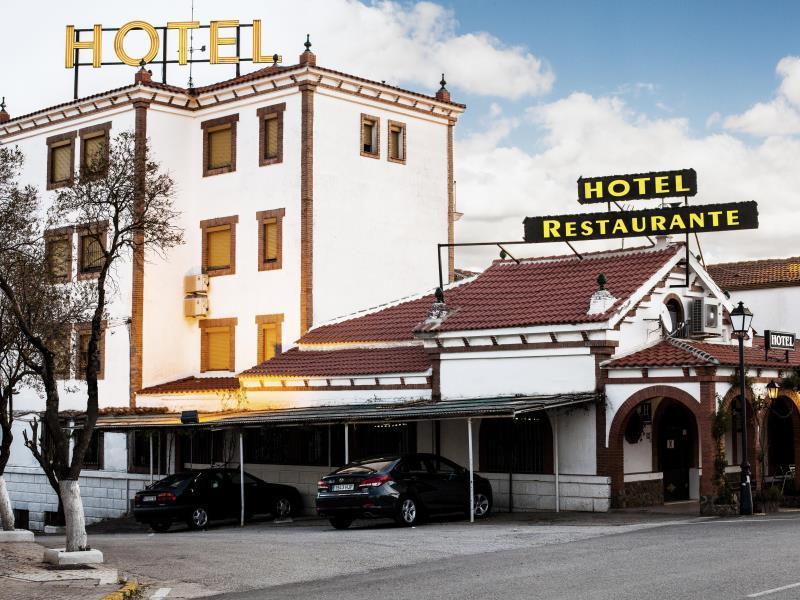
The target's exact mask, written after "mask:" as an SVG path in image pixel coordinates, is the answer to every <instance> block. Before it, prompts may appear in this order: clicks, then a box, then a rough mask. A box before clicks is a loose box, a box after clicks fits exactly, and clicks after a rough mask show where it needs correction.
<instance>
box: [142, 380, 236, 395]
mask: <svg viewBox="0 0 800 600" xmlns="http://www.w3.org/2000/svg"><path fill="white" fill-rule="evenodd" d="M238 389H239V379H238V378H237V377H184V378H183V379H178V380H176V381H168V382H167V383H160V384H158V385H154V386H151V387H147V388H144V389H143V390H140V391H139V392H137V394H139V395H148V394H192V393H209V392H230V391H235V390H238Z"/></svg>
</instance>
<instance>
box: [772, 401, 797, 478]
mask: <svg viewBox="0 0 800 600" xmlns="http://www.w3.org/2000/svg"><path fill="white" fill-rule="evenodd" d="M795 420H796V417H795V414H794V407H793V403H792V401H791V400H789V399H788V398H786V397H785V396H781V397H780V398H778V399H777V400H775V402H773V404H772V406H771V407H770V410H769V416H768V417H767V444H768V454H767V461H768V471H769V472H768V473H767V474H768V475H772V476H776V475H777V476H784V475H785V474H786V473H788V472H789V469H790V467H792V466H795V455H794V452H795V448H794V438H795V427H796V423H795Z"/></svg>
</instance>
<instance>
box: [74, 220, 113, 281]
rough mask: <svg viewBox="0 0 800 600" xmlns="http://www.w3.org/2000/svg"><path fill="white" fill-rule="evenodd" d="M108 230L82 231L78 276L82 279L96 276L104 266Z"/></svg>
mask: <svg viewBox="0 0 800 600" xmlns="http://www.w3.org/2000/svg"><path fill="white" fill-rule="evenodd" d="M105 237H106V231H105V229H102V230H97V229H93V230H89V229H87V230H83V231H81V232H80V238H79V248H78V252H79V254H78V256H79V260H78V276H79V278H81V279H87V278H91V277H96V276H97V274H98V273H99V272H100V270H101V269H102V268H103V260H104V258H105Z"/></svg>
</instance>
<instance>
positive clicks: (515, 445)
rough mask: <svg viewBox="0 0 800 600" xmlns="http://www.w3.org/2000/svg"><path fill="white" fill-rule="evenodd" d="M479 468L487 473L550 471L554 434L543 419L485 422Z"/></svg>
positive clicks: (482, 425) (481, 434)
mask: <svg viewBox="0 0 800 600" xmlns="http://www.w3.org/2000/svg"><path fill="white" fill-rule="evenodd" d="M478 447H479V449H480V468H481V471H484V472H488V473H508V472H513V473H545V474H551V473H552V472H553V433H552V430H551V429H550V422H549V420H548V419H547V417H546V416H544V415H542V416H530V417H519V418H516V419H484V420H482V421H481V429H480V440H479V446H478Z"/></svg>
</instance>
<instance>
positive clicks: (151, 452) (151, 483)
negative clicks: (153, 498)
mask: <svg viewBox="0 0 800 600" xmlns="http://www.w3.org/2000/svg"><path fill="white" fill-rule="evenodd" d="M148 439H149V440H150V485H153V432H152V431H151V432H150V435H149V436H148Z"/></svg>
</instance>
